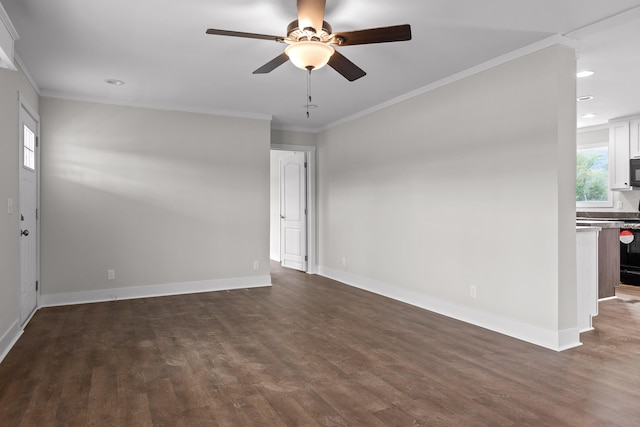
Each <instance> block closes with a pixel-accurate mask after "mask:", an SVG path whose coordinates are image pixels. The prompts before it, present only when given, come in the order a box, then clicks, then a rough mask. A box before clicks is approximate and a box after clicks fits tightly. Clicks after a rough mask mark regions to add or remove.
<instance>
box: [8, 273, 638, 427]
mask: <svg viewBox="0 0 640 427" xmlns="http://www.w3.org/2000/svg"><path fill="white" fill-rule="evenodd" d="M272 276H273V287H272V288H262V289H253V290H239V291H230V292H214V293H206V294H196V295H186V296H174V297H163V298H151V299H144V300H129V301H117V302H108V303H100V304H86V305H77V306H70V307H58V308H46V309H42V310H40V311H38V312H37V314H36V315H35V316H34V318H33V319H32V321H31V323H30V324H29V326H28V327H27V330H26V332H25V334H24V335H23V336H22V337H21V338H20V340H19V341H18V343H17V344H16V345H15V347H14V348H13V349H12V351H11V352H10V353H9V354H8V356H7V357H6V359H5V360H4V361H3V362H2V364H0V425H2V426H49V425H70V426H90V425H105V426H144V425H157V426H198V425H202V426H216V425H220V426H318V425H321V426H346V425H351V426H367V427H369V426H458V427H459V426H526V425H532V426H565V425H566V426H632V425H638V421H639V420H640V291H639V290H640V288H634V287H623V288H621V289H619V292H620V295H621V298H620V299H616V300H611V301H606V302H602V303H601V305H600V315H599V316H598V317H597V318H596V319H595V321H594V324H595V327H596V330H595V331H592V332H588V333H585V334H583V336H582V340H583V342H584V346H582V347H579V348H576V349H572V350H569V351H565V352H562V353H556V352H553V351H550V350H545V349H542V348H539V347H536V346H534V345H530V344H527V343H524V342H521V341H518V340H515V339H511V338H508V337H505V336H502V335H499V334H496V333H493V332H490V331H487V330H484V329H481V328H476V327H473V326H470V325H467V324H464V323H461V322H458V321H455V320H452V319H448V318H445V317H442V316H439V315H436V314H433V313H429V312H427V311H424V310H421V309H418V308H415V307H411V306H408V305H405V304H402V303H399V302H395V301H392V300H389V299H386V298H383V297H379V296H376V295H372V294H369V293H366V292H363V291H360V290H357V289H353V288H350V287H347V286H345V285H342V284H340V283H337V282H334V281H332V280H329V279H325V278H322V277H319V276H310V275H306V274H303V273H299V272H295V271H283V270H282V269H280V268H278V267H277V265H274V266H273V271H272Z"/></svg>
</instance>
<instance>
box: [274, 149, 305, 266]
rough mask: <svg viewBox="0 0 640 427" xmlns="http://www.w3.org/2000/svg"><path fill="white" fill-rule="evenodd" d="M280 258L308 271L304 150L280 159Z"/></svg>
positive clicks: (287, 263)
mask: <svg viewBox="0 0 640 427" xmlns="http://www.w3.org/2000/svg"><path fill="white" fill-rule="evenodd" d="M280 260H281V263H282V266H283V267H288V268H293V269H296V270H301V271H307V173H306V159H305V153H298V152H296V153H292V154H289V155H286V156H284V157H282V158H281V159H280Z"/></svg>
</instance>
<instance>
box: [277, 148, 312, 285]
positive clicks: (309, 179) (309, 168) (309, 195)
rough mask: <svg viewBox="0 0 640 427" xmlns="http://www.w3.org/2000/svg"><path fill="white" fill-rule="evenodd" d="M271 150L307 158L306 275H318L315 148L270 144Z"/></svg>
mask: <svg viewBox="0 0 640 427" xmlns="http://www.w3.org/2000/svg"><path fill="white" fill-rule="evenodd" d="M271 150H276V151H297V152H304V153H305V154H306V158H307V258H308V259H307V271H306V272H307V273H309V274H317V273H318V259H317V253H318V251H317V244H316V218H317V216H316V147H315V146H307V145H289V144H271Z"/></svg>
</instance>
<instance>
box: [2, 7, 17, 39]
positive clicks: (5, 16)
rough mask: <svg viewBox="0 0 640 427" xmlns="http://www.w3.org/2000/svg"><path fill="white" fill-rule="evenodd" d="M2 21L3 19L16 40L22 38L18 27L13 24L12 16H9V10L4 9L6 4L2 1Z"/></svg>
mask: <svg viewBox="0 0 640 427" xmlns="http://www.w3.org/2000/svg"><path fill="white" fill-rule="evenodd" d="M0 21H2V23H3V24H4V26H5V27H6V28H7V31H8V32H9V35H11V38H12V39H13V40H14V41H15V40H18V39H19V38H20V36H19V35H18V31H17V30H16V27H14V26H13V22H11V18H9V15H8V14H7V11H6V10H4V6H2V3H0Z"/></svg>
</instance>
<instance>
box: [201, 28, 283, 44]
mask: <svg viewBox="0 0 640 427" xmlns="http://www.w3.org/2000/svg"><path fill="white" fill-rule="evenodd" d="M207 34H211V35H214V36H231V37H243V38H245V39H262V40H273V41H276V42H284V37H282V36H269V35H266V34H255V33H243V32H241V31H227V30H216V29H215V28H209V29H208V30H207Z"/></svg>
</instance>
